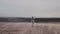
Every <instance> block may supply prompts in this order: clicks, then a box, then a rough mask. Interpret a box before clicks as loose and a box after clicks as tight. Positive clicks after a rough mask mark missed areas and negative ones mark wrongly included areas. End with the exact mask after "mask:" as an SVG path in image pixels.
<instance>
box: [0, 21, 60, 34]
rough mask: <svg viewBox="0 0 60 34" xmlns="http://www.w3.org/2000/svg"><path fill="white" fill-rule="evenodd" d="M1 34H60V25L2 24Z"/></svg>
mask: <svg viewBox="0 0 60 34" xmlns="http://www.w3.org/2000/svg"><path fill="white" fill-rule="evenodd" d="M0 34H60V24H53V23H34V27H32V23H12V22H9V23H5V22H1V23H0Z"/></svg>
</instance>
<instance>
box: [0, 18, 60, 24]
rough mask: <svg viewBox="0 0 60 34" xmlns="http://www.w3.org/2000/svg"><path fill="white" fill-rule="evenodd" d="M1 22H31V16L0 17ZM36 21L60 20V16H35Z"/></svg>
mask: <svg viewBox="0 0 60 34" xmlns="http://www.w3.org/2000/svg"><path fill="white" fill-rule="evenodd" d="M0 22H31V18H25V17H0ZM34 22H36V23H38V22H60V18H35V19H34Z"/></svg>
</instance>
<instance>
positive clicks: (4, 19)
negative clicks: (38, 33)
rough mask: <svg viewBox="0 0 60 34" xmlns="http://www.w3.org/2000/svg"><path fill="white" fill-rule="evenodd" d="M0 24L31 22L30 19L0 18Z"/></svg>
mask: <svg viewBox="0 0 60 34" xmlns="http://www.w3.org/2000/svg"><path fill="white" fill-rule="evenodd" d="M0 22H31V18H22V17H21V18H18V17H7V18H6V17H0Z"/></svg>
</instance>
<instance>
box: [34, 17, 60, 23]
mask: <svg viewBox="0 0 60 34" xmlns="http://www.w3.org/2000/svg"><path fill="white" fill-rule="evenodd" d="M35 22H60V18H35Z"/></svg>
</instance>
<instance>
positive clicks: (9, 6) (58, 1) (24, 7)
mask: <svg viewBox="0 0 60 34" xmlns="http://www.w3.org/2000/svg"><path fill="white" fill-rule="evenodd" d="M31 16H34V17H60V0H0V17H31Z"/></svg>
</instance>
